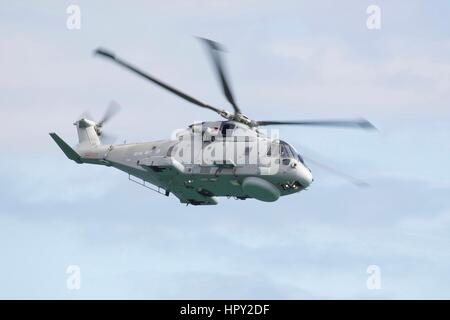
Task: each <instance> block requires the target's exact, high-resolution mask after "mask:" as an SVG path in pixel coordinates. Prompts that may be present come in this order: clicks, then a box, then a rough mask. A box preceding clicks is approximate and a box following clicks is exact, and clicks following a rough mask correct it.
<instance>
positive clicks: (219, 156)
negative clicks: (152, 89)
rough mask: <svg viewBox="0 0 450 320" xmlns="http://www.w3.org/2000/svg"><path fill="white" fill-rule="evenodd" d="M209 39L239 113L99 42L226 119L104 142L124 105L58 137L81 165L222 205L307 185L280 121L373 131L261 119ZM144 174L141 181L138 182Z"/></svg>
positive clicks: (185, 198)
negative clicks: (246, 108) (74, 134)
mask: <svg viewBox="0 0 450 320" xmlns="http://www.w3.org/2000/svg"><path fill="white" fill-rule="evenodd" d="M200 40H201V41H202V42H203V44H204V45H205V47H206V49H207V51H208V54H209V56H210V58H211V61H212V64H213V66H214V70H215V73H216V75H217V77H218V80H219V82H220V84H221V88H222V91H223V94H224V96H225V98H226V100H227V101H228V102H229V103H230V104H231V106H232V107H233V111H234V112H229V111H226V110H224V109H221V108H216V107H214V106H211V105H209V104H207V103H205V102H202V101H200V100H198V99H196V98H194V97H192V96H190V95H188V94H186V93H184V92H182V91H180V90H178V89H176V88H174V87H172V86H170V85H168V84H166V83H164V82H162V81H160V80H158V79H157V78H155V77H153V76H151V75H149V74H148V73H146V72H144V71H142V70H140V69H138V68H137V67H135V66H133V65H131V64H130V63H128V62H127V61H125V60H123V59H121V58H119V57H118V56H116V55H115V54H114V53H113V52H111V51H108V50H106V49H102V48H98V49H97V50H95V54H96V55H98V56H100V57H103V58H106V59H109V60H110V61H112V62H114V63H116V64H118V65H120V66H122V67H124V68H126V69H128V70H130V71H132V72H134V73H135V74H137V75H139V76H141V77H143V78H144V79H146V80H149V81H150V82H152V83H154V84H156V85H158V86H160V87H161V88H163V89H166V90H167V91H169V92H171V93H173V94H175V95H177V96H178V97H180V98H182V99H184V100H186V101H188V102H190V103H192V104H194V105H197V106H199V107H202V108H205V109H209V110H211V111H214V112H216V113H217V114H218V115H220V116H221V117H223V118H225V120H222V121H205V122H201V123H194V124H192V125H190V126H189V127H188V128H187V129H185V130H183V131H180V132H178V133H177V134H176V137H175V138H172V139H168V140H160V141H152V142H145V143H129V144H126V143H124V144H106V143H102V139H103V138H104V134H103V132H102V128H103V125H104V124H105V123H106V122H107V121H108V120H109V119H110V118H111V117H112V115H114V114H115V113H116V112H117V111H118V109H119V108H118V105H117V104H115V103H113V104H111V105H110V107H109V109H108V110H107V112H106V114H105V116H104V117H103V119H101V120H100V121H98V122H95V121H93V120H90V119H87V118H86V117H82V118H81V119H79V120H78V121H76V122H75V123H74V125H75V126H76V128H77V131H78V138H79V143H78V144H77V145H76V146H75V147H74V148H72V147H70V146H69V145H68V144H67V143H66V142H64V141H63V140H62V139H61V138H60V137H59V136H58V135H57V134H56V133H50V136H51V137H52V138H53V140H54V141H55V142H56V144H57V145H58V146H59V147H60V148H61V149H62V151H63V152H64V153H65V155H66V156H67V157H68V158H69V159H71V160H73V161H75V162H76V163H79V164H82V163H88V164H97V165H104V166H109V167H114V168H116V169H119V170H122V171H124V172H126V173H127V174H128V178H129V179H130V180H131V181H134V182H137V183H139V184H141V185H143V186H145V187H148V188H150V189H152V190H154V191H157V192H159V193H161V194H164V195H166V196H169V195H170V194H173V195H175V196H176V197H177V198H178V199H179V200H180V202H181V203H184V204H186V205H188V204H191V205H215V204H217V200H216V197H221V196H226V197H234V198H236V199H241V200H245V199H257V200H260V201H266V202H272V201H276V200H278V199H279V197H281V196H286V195H290V194H294V193H297V192H299V191H302V190H305V189H307V188H308V187H309V185H310V184H311V183H312V181H313V176H312V173H311V170H310V169H309V167H308V166H307V165H306V163H305V161H304V159H303V157H302V156H301V155H300V154H299V153H298V152H297V151H296V149H295V148H294V147H293V146H292V145H290V144H288V143H287V142H285V141H283V140H280V139H279V137H278V136H277V135H275V136H274V135H268V134H267V132H266V130H265V129H264V128H265V127H266V126H272V125H276V126H278V125H297V126H326V127H345V128H360V129H373V128H374V126H373V125H372V124H371V123H370V122H369V121H367V120H365V119H354V120H353V119H351V120H301V121H271V120H269V121H259V120H258V121H256V120H252V119H250V118H249V117H247V116H245V115H244V114H243V113H242V111H241V109H240V108H239V106H238V105H237V103H236V100H235V99H234V95H233V94H232V90H231V87H230V85H229V81H228V79H227V76H226V73H225V69H224V65H223V57H222V52H223V47H222V46H221V45H220V44H219V43H217V42H214V41H212V40H209V39H203V38H200ZM138 179H139V180H138Z"/></svg>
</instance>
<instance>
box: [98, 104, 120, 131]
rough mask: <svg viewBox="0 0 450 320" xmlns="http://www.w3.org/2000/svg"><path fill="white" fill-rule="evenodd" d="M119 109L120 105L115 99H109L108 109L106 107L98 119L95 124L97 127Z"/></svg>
mask: <svg viewBox="0 0 450 320" xmlns="http://www.w3.org/2000/svg"><path fill="white" fill-rule="evenodd" d="M119 111H120V105H119V104H118V103H117V102H116V101H111V102H110V103H109V105H108V109H106V111H105V114H104V115H103V118H102V120H100V121H99V122H98V124H97V125H98V126H99V127H101V126H103V124H105V123H106V122H108V121H109V120H110V119H111V118H112V117H113V116H114V115H116V114H117V113H118V112H119Z"/></svg>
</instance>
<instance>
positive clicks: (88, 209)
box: [0, 0, 450, 299]
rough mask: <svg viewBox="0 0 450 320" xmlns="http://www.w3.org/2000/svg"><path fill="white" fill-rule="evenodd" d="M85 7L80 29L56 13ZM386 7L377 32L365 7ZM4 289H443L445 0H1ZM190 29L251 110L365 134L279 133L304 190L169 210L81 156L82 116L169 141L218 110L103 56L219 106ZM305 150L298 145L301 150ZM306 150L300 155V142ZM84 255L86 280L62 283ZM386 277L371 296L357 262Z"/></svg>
mask: <svg viewBox="0 0 450 320" xmlns="http://www.w3.org/2000/svg"><path fill="white" fill-rule="evenodd" d="M70 4H77V5H79V6H80V8H81V29H80V30H77V31H70V30H68V29H67V28H66V19H67V14H66V8H67V6H68V5H70ZM371 4H376V5H378V6H380V8H381V19H382V20H381V21H382V22H381V23H382V24H381V29H380V30H376V31H373V30H372V31H371V30H368V29H367V28H366V19H367V14H366V8H367V7H368V6H369V5H371ZM0 7H1V10H0V21H1V26H2V28H1V29H0V35H1V39H2V41H1V42H0V45H1V50H0V70H2V72H1V76H0V87H1V89H2V94H1V95H0V105H1V108H0V116H1V119H2V129H1V130H2V134H1V135H0V144H1V145H2V150H3V156H2V157H1V160H0V161H1V166H0V176H1V179H0V201H1V203H2V206H1V210H0V230H1V232H0V251H1V252H2V259H1V264H0V297H1V298H67V299H77V298H155V299H160V298H269V299H282V298H286V299H303V298H305V299H316V298H365V299H366V298H389V299H390V298H450V293H449V292H450V285H449V283H450V276H449V274H448V270H449V268H450V254H449V251H448V247H449V245H450V236H449V234H450V201H449V196H448V195H449V194H450V170H449V169H448V163H449V161H450V147H449V141H450V130H449V127H448V120H449V116H450V112H449V105H448V102H449V100H450V90H449V89H450V60H449V57H450V35H449V31H450V21H449V20H448V14H449V12H450V3H448V2H447V1H433V2H423V1H395V2H394V1H356V0H355V1H345V2H340V3H337V2H336V1H315V2H314V3H312V2H307V1H281V2H280V1H276V2H275V1H273V2H272V1H263V2H261V1H247V2H245V3H244V4H243V3H242V2H240V1H214V2H211V1H172V2H171V3H170V4H168V3H164V2H162V1H149V2H146V4H144V3H143V2H137V1H136V2H128V3H127V6H124V5H123V4H122V3H121V2H119V1H73V2H65V1H60V2H58V3H56V2H50V1H48V2H46V1H40V2H33V3H28V4H25V3H17V2H15V1H5V0H2V1H0ZM193 36H202V37H207V38H211V39H214V40H216V41H219V42H221V43H223V44H224V45H225V47H226V48H227V55H226V59H227V65H228V67H229V73H230V78H231V81H232V84H233V88H234V91H235V95H236V97H237V100H238V103H239V105H240V106H241V108H242V109H243V110H244V111H245V112H246V113H247V114H248V115H249V116H250V117H251V118H254V119H262V120H265V119H273V120H281V119H302V118H319V117H330V118H335V117H343V118H345V117H358V116H364V117H366V118H368V119H370V120H371V121H372V122H373V123H374V124H375V125H376V126H377V127H378V128H379V132H377V133H373V132H371V133H367V132H358V131H349V130H335V129H320V130H318V129H311V128H283V129H282V131H281V134H282V136H283V137H284V139H285V140H287V141H289V142H290V143H292V144H293V145H294V146H296V148H297V149H298V150H299V151H300V152H303V153H305V154H306V155H310V156H314V157H316V159H317V160H320V161H322V162H325V163H327V164H329V165H330V166H333V167H335V168H339V169H340V170H343V171H345V172H348V173H350V174H352V175H355V176H357V177H360V178H363V179H365V180H366V181H368V182H369V183H370V184H371V187H370V188H365V189H358V188H355V187H354V186H353V185H350V184H348V183H347V182H346V181H342V180H340V179H339V178H337V177H334V176H332V175H330V174H329V173H327V172H324V171H322V170H321V169H320V168H316V167H314V165H312V164H311V168H312V170H313V174H314V176H315V181H314V183H313V185H312V186H311V187H310V189H309V190H308V191H306V192H302V193H299V194H296V195H293V196H289V197H284V198H282V199H280V200H279V201H278V202H276V203H261V202H257V201H234V200H227V199H220V204H219V205H218V206H215V207H191V206H188V207H186V206H183V205H181V204H179V203H178V202H177V200H176V199H175V198H173V197H170V198H165V197H162V196H159V195H157V194H154V193H152V192H151V191H148V190H146V189H144V188H140V187H139V186H137V185H135V184H133V183H130V182H129V181H128V180H127V176H126V175H125V174H124V173H121V172H119V171H115V170H112V169H109V168H106V167H95V166H88V165H81V166H80V165H76V164H75V163H73V162H70V161H69V160H67V159H66V158H65V157H64V155H63V154H62V153H61V151H60V150H59V149H58V148H57V147H56V145H54V143H53V142H52V141H51V139H50V138H49V136H48V132H52V131H56V132H57V133H59V134H60V135H61V136H62V137H64V138H65V139H66V140H67V141H69V142H71V143H72V144H74V143H76V131H75V127H74V126H73V125H72V123H73V122H74V121H75V120H77V118H78V117H79V116H80V115H81V114H82V113H83V111H85V110H89V111H90V113H91V114H93V115H94V116H96V117H97V118H99V117H100V116H101V114H102V113H103V111H104V110H105V108H106V106H107V104H108V102H109V101H110V100H111V99H114V100H116V101H118V102H119V103H120V104H121V105H122V112H121V114H120V115H119V116H117V117H116V118H114V119H113V120H112V121H111V122H110V123H108V127H107V128H106V129H107V130H109V132H111V133H114V134H116V135H118V136H119V137H120V139H126V140H127V141H129V142H131V141H136V142H139V141H149V140H156V139H163V138H168V137H170V135H171V133H172V131H173V130H174V129H176V128H183V127H185V126H186V125H188V124H190V123H192V122H194V121H197V120H214V119H217V117H216V116H215V115H214V114H213V113H210V112H208V111H205V110H202V109H200V108H196V107H194V106H191V105H189V104H187V103H185V102H183V101H181V100H180V99H177V98H176V97H173V96H171V95H170V94H167V93H166V92H164V91H162V90H160V89H159V88H156V87H154V86H152V85H150V84H148V83H147V82H145V81H143V80H142V79H139V78H137V77H136V76H134V75H132V74H130V73H128V72H126V71H125V70H122V69H120V68H118V67H116V66H114V65H111V64H110V63H108V62H105V61H103V60H101V59H96V58H93V57H92V50H94V49H95V48H96V47H98V46H103V47H107V48H110V49H113V50H114V51H116V53H118V54H119V55H121V56H123V57H125V58H127V59H128V60H130V61H133V62H134V63H135V64H137V65H139V66H141V67H143V68H145V69H146V70H148V71H149V72H150V73H152V74H154V75H157V76H159V77H160V78H162V79H165V80H166V81H168V82H169V83H172V84H173V85H175V86H177V87H179V88H182V89H183V90H185V91H186V92H189V93H191V94H192V95H193V96H195V97H198V98H200V99H202V100H204V101H208V102H210V103H211V104H212V105H215V106H221V107H222V106H223V107H228V106H227V105H226V103H225V99H224V98H223V97H222V95H221V92H220V89H219V87H218V85H217V83H216V79H215V78H214V75H213V73H212V70H211V68H210V65H209V61H208V59H207V56H206V55H205V52H204V50H203V48H202V47H201V45H200V44H199V43H198V41H197V40H195V39H194V38H193ZM303 146H304V148H303ZM311 153H312V154H311ZM69 265H79V266H80V268H81V276H82V286H81V289H80V290H68V289H67V288H66V279H67V275H66V268H67V266H69ZM369 265H378V266H379V267H380V269H381V283H382V287H381V289H380V290H368V289H367V287H366V280H367V277H368V274H367V273H366V269H367V267H368V266H369Z"/></svg>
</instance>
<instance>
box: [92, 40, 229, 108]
mask: <svg viewBox="0 0 450 320" xmlns="http://www.w3.org/2000/svg"><path fill="white" fill-rule="evenodd" d="M95 54H98V55H100V56H102V57H104V58H108V59H111V60H112V61H114V62H116V63H117V64H119V65H121V66H123V67H125V68H127V69H128V70H131V71H133V72H134V73H136V74H138V75H140V76H141V77H143V78H145V79H147V80H150V81H151V82H153V83H155V84H157V85H158V86H160V87H162V88H164V89H166V90H168V91H170V92H172V93H173V94H175V95H177V96H179V97H180V98H183V99H184V100H187V101H189V102H191V103H193V104H196V105H198V106H200V107H202V108H206V109H210V110H212V111H215V112H217V113H219V114H222V110H220V109H217V108H215V107H213V106H210V105H208V104H206V103H204V102H202V101H200V100H197V99H195V98H193V97H191V96H189V95H187V94H186V93H184V92H181V91H180V90H178V89H175V88H174V87H172V86H170V85H168V84H166V83H164V82H162V81H161V80H158V79H156V78H154V77H153V76H151V75H149V74H147V73H145V72H144V71H141V70H139V69H138V68H137V67H135V66H133V65H131V64H129V63H128V62H126V61H125V60H122V59H120V58H118V57H116V55H115V54H114V53H113V52H110V51H107V50H105V49H102V48H99V49H97V50H95Z"/></svg>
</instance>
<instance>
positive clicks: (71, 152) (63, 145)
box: [50, 132, 83, 163]
mask: <svg viewBox="0 0 450 320" xmlns="http://www.w3.org/2000/svg"><path fill="white" fill-rule="evenodd" d="M50 137H52V139H53V140H54V141H55V142H56V144H57V145H58V146H59V147H60V148H61V150H62V151H63V152H64V154H65V155H66V156H67V158H69V159H70V160H73V161H75V162H76V163H83V161H81V157H80V156H79V155H78V153H76V151H75V150H73V149H72V148H71V147H70V146H69V145H68V144H67V143H65V142H64V140H63V139H61V138H60V137H59V136H58V135H57V134H56V133H54V132H52V133H50Z"/></svg>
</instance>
